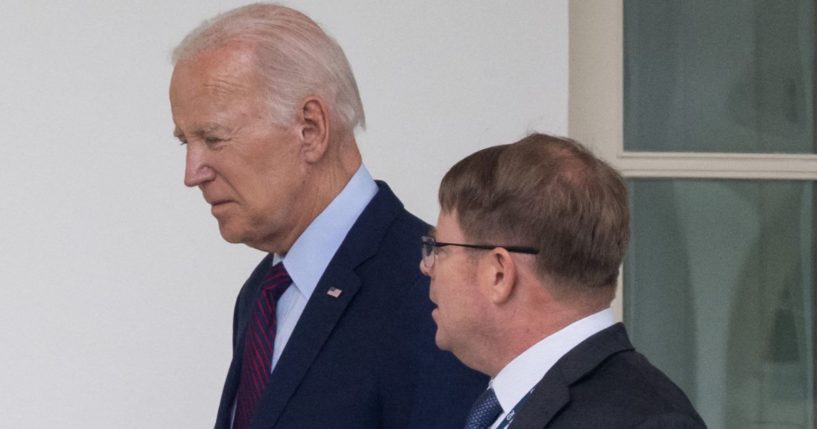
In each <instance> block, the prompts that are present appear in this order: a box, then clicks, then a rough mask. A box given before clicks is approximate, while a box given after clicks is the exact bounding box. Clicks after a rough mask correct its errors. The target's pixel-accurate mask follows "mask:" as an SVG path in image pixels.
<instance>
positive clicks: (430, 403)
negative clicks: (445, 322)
mask: <svg viewBox="0 0 817 429" xmlns="http://www.w3.org/2000/svg"><path fill="white" fill-rule="evenodd" d="M378 187H379V190H378V193H377V194H376V195H375V197H374V198H373V199H372V201H371V202H370V203H369V205H368V206H367V207H366V209H365V210H364V211H363V213H362V214H361V215H360V217H359V218H358V220H357V222H356V223H355V224H354V226H353V227H352V229H351V230H350V231H349V234H348V235H347V236H346V238H345V240H344V241H343V243H342V244H341V246H340V248H339V249H338V251H337V253H336V254H335V256H334V258H333V259H332V261H331V262H330V264H329V266H328V267H327V269H326V271H325V272H324V274H323V277H321V279H320V281H319V282H318V285H317V287H316V288H315V291H314V293H313V294H312V296H311V297H310V298H309V301H308V303H307V305H306V308H305V309H304V312H303V314H302V315H301V318H300V319H299V320H298V323H297V325H296V327H295V331H294V332H293V333H292V336H291V337H290V339H289V342H288V343H287V345H286V347H285V348H284V351H283V353H282V355H281V357H280V360H279V361H278V363H277V365H276V366H275V369H274V370H273V372H272V376H271V379H270V382H269V385H268V387H267V390H266V392H265V393H264V396H263V397H262V398H261V402H260V405H259V410H258V412H257V413H256V416H255V418H254V420H253V423H252V427H253V428H254V429H261V428H264V429H267V428H298V429H311V428H315V429H329V428H338V429H341V428H343V429H350V428H372V429H376V428H395V429H402V428H418V429H419V428H422V429H433V428H461V427H462V426H463V423H464V420H465V416H466V414H467V413H468V409H469V408H470V406H471V404H472V402H473V401H474V399H475V398H476V397H477V396H478V395H479V393H480V392H481V391H482V390H483V389H484V388H485V385H486V383H487V379H486V378H485V377H484V376H482V375H480V374H478V373H476V372H474V371H472V370H470V369H468V368H466V367H464V366H463V365H462V364H460V363H459V362H458V361H457V360H456V358H454V356H453V355H452V354H450V353H447V352H441V351H439V350H438V349H437V347H436V346H435V344H434V333H435V330H436V327H435V325H434V322H433V320H432V319H431V310H432V303H431V302H430V300H429V298H428V281H427V279H426V278H425V276H423V275H422V274H421V273H420V271H419V261H420V236H421V235H423V234H424V233H426V232H427V230H428V226H427V225H426V224H425V223H423V222H422V221H421V220H419V219H417V218H416V217H414V216H413V215H411V214H410V213H408V212H407V211H406V210H405V209H404V208H403V205H402V204H401V203H400V201H399V200H398V199H397V198H396V197H395V196H394V194H393V193H392V192H391V190H390V189H389V187H388V186H387V185H386V184H384V183H382V182H378ZM269 258H270V257H269V256H268V257H267V258H265V259H264V260H263V261H261V263H260V264H259V265H258V267H257V268H256V269H255V271H254V272H253V273H252V275H251V276H250V278H249V279H248V280H247V282H246V283H245V284H244V286H243V288H242V289H241V292H240V293H239V295H238V300H237V302H236V307H235V316H234V320H233V360H232V363H231V365H230V369H229V372H228V374H227V381H226V383H225V385H224V391H223V393H222V397H221V404H220V406H219V411H218V416H217V420H216V425H215V427H216V429H229V428H230V424H231V414H232V408H233V403H234V401H235V395H236V392H237V390H238V379H239V374H240V372H241V368H240V367H241V354H242V350H243V338H244V332H245V329H246V324H247V321H248V320H249V317H250V313H251V309H252V308H253V302H254V301H255V299H256V297H257V296H258V293H259V287H260V285H259V283H260V280H261V277H263V275H264V273H265V272H266V271H267V269H268V267H269V264H270V259H269ZM332 287H334V288H337V289H340V290H341V291H342V292H341V294H340V296H339V297H337V298H334V297H332V296H330V295H327V291H328V290H329V288H332Z"/></svg>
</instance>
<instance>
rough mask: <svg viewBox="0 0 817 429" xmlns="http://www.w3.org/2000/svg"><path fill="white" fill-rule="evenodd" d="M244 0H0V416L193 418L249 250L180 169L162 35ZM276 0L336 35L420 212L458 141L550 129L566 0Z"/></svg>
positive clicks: (22, 422)
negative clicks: (229, 235)
mask: <svg viewBox="0 0 817 429" xmlns="http://www.w3.org/2000/svg"><path fill="white" fill-rule="evenodd" d="M242 3H243V2H239V1H227V0H222V1H216V0H197V1H192V0H191V1H187V0H170V1H146V0H143V1H135V0H133V1H126V0H119V1H103V0H73V1H65V2H54V1H44V0H3V5H2V8H1V9H0V10H1V12H0V138H2V141H0V199H2V203H0V428H44V427H61V428H148V427H149V428H201V427H209V426H211V425H212V422H213V419H214V415H215V411H216V407H217V401H218V398H219V395H220V390H221V385H222V381H223V378H224V375H225V373H226V369H227V365H228V363H229V358H230V335H231V330H230V329H231V328H230V323H231V318H232V305H233V300H234V297H235V294H236V293H237V291H238V289H239V287H240V286H241V284H242V282H243V280H244V278H245V276H246V275H247V274H248V273H249V271H250V270H251V268H252V267H253V266H254V265H255V264H256V262H257V261H258V260H259V259H260V257H261V256H262V255H261V254H260V253H259V252H257V251H255V250H252V249H249V248H246V247H244V246H235V245H228V244H226V243H224V242H223V241H222V240H221V238H220V236H219V234H218V230H217V227H216V223H215V221H214V220H213V219H212V218H211V216H210V214H209V210H208V208H207V206H206V205H205V203H204V202H203V201H202V199H201V196H200V193H199V192H198V191H197V190H190V189H186V188H185V187H184V186H183V184H182V173H183V161H184V153H183V148H182V147H180V146H178V145H177V144H176V143H175V141H174V139H173V138H172V136H171V131H172V122H171V117H170V112H169V107H168V102H167V84H168V79H169V76H170V73H171V66H170V65H169V60H168V56H169V52H170V50H171V49H172V47H173V46H174V45H175V44H176V43H177V42H178V41H179V40H180V39H181V37H182V36H183V35H184V34H185V33H186V32H187V31H189V30H190V29H192V28H193V27H194V26H195V25H197V24H198V23H199V22H200V21H201V20H203V19H205V18H207V17H210V16H212V15H214V14H215V13H217V12H220V11H223V10H226V9H229V8H232V7H234V6H237V5H239V4H242ZM290 4H291V5H292V6H295V7H297V8H300V9H302V10H304V11H305V12H307V13H308V14H310V15H311V16H312V17H313V18H315V19H316V20H317V21H318V22H320V23H322V24H324V26H325V27H326V28H327V29H328V31H329V32H330V34H332V35H334V36H335V37H336V38H337V39H338V40H339V42H340V44H341V45H342V46H343V47H344V48H345V49H346V53H347V55H348V56H349V60H350V62H351V63H352V67H353V69H354V70H355V72H356V75H357V78H358V83H359V86H360V89H361V92H362V96H363V101H364V105H365V108H366V113H367V116H368V122H369V129H368V130H367V131H366V132H364V133H361V134H360V135H359V141H360V144H361V146H362V149H363V153H364V159H365V161H366V162H367V164H368V165H369V167H370V169H371V170H372V172H373V174H374V175H375V176H376V177H378V178H383V179H385V180H387V181H388V182H389V183H390V184H391V185H392V187H393V188H394V189H395V192H397V194H398V195H399V196H401V197H402V198H403V200H404V202H405V203H406V205H407V206H408V207H409V208H410V209H411V210H412V211H414V212H415V213H417V214H418V215H420V216H421V217H423V218H425V219H426V220H428V221H432V222H433V220H434V218H435V217H436V212H437V207H436V186H437V184H438V182H439V180H440V178H441V177H442V175H443V173H444V172H445V170H446V169H447V168H448V167H449V166H450V165H451V164H453V163H454V162H455V161H456V160H458V159H460V158H462V157H463V156H465V155H466V154H468V153H471V152H473V151H474V150H475V149H477V148H481V147H484V146H488V145H493V144H498V143H505V142H510V141H513V140H516V139H518V138H520V137H522V136H523V135H524V134H525V132H526V131H528V130H534V129H536V130H541V131H549V132H554V133H557V134H565V133H566V132H567V83H568V82H567V42H568V40H567V39H568V36H567V34H568V29H567V0H516V1H514V2H504V1H499V0H495V1H494V0H485V1H466V0H459V1H453V0H452V1H448V0H413V1H398V0H394V1H377V0H367V1H351V0H349V1H332V0H304V1H292V2H290Z"/></svg>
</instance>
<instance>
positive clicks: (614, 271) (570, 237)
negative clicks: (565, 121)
mask: <svg viewBox="0 0 817 429" xmlns="http://www.w3.org/2000/svg"><path fill="white" fill-rule="evenodd" d="M439 201H440V206H441V212H440V216H439V219H438V221H437V227H436V229H435V230H434V231H432V233H431V234H430V235H429V236H427V237H423V239H422V248H423V258H422V261H421V263H420V268H421V270H422V271H423V272H424V273H425V274H426V275H428V276H429V277H430V278H431V300H432V301H433V302H434V303H435V304H436V306H437V308H436V309H434V310H433V312H432V317H433V319H434V321H435V322H436V323H437V332H436V338H435V339H436V343H437V346H438V347H440V348H441V349H444V350H448V351H451V352H453V353H454V354H455V355H456V356H457V358H459V359H460V360H461V361H462V362H463V363H464V364H465V365H467V366H469V367H471V368H473V369H476V370H478V371H480V372H482V373H484V374H487V375H489V376H490V377H492V378H491V381H490V383H489V386H488V389H486V390H485V391H484V392H483V394H482V395H481V396H480V397H479V398H478V399H477V401H476V402H475V403H474V405H473V407H472V409H471V413H470V414H469V416H468V421H467V423H466V428H467V429H477V428H479V429H482V428H506V427H511V428H579V427H581V428H625V427H626V428H630V427H639V428H668V427H672V428H702V427H705V425H704V423H703V421H702V420H701V418H700V416H698V414H697V413H696V412H695V410H694V409H693V407H692V405H691V404H690V402H689V400H688V399H687V398H686V396H685V395H684V393H683V392H682V391H681V390H680V389H679V388H678V387H677V386H676V385H675V384H673V383H672V382H671V381H670V380H669V379H668V378H667V377H666V376H665V375H664V374H662V373H661V372H660V371H659V370H658V369H656V368H655V367H654V366H652V365H651V364H650V363H649V362H648V361H647V359H645V358H644V356H642V355H641V354H639V353H637V352H635V351H634V349H633V346H632V345H631V344H630V341H629V340H628V338H627V334H626V332H625V329H624V326H623V325H622V324H621V323H616V322H615V319H614V315H613V312H612V310H611V309H610V303H611V301H612V300H613V297H614V294H615V287H616V279H617V277H618V269H619V265H620V264H621V260H622V257H623V255H624V251H625V248H626V246H627V241H628V238H629V227H628V222H629V215H628V208H627V192H626V188H625V186H624V183H623V181H622V179H621V177H620V176H619V174H618V173H617V172H616V171H615V170H613V169H612V168H611V167H610V166H608V165H607V164H605V163H604V162H602V161H601V160H599V159H597V158H595V157H594V156H593V155H592V154H591V153H590V152H588V151H587V150H586V149H584V148H583V147H582V146H581V145H579V144H578V143H576V142H573V141H571V140H567V139H561V138H556V137H551V136H547V135H541V134H534V135H531V136H528V137H526V138H524V139H522V140H521V141H519V142H516V143H513V144H510V145H502V146H494V147H491V148H487V149H483V150H481V151H479V152H476V153H474V154H472V155H470V156H468V157H467V158H465V159H463V160H462V161H460V162H459V163H457V164H456V165H455V166H454V167H453V168H451V170H449V171H448V173H447V174H446V175H445V177H444V178H443V181H442V184H441V185H440V192H439Z"/></svg>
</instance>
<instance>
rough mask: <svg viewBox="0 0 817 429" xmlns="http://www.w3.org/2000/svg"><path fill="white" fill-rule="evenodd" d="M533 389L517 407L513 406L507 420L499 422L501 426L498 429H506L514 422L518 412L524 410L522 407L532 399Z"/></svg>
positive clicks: (506, 416) (506, 417)
mask: <svg viewBox="0 0 817 429" xmlns="http://www.w3.org/2000/svg"><path fill="white" fill-rule="evenodd" d="M535 388H536V387H534V388H533V389H535ZM533 389H531V390H529V391H528V393H527V394H526V395H525V396H524V397H523V398H522V399H521V400H520V401H519V402H517V403H516V405H514V406H513V408H511V411H508V414H505V418H504V419H502V421H501V422H499V425H498V426H497V427H496V429H505V428H507V427H508V426H509V425H510V424H511V423H512V422H513V419H514V417H516V412H517V411H518V410H519V409H522V406H523V405H525V402H527V400H528V398H530V395H531V393H533Z"/></svg>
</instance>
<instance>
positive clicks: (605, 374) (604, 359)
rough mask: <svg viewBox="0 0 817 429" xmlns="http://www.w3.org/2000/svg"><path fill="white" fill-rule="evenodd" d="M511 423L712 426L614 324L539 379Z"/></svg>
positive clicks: (520, 427) (527, 428)
mask: <svg viewBox="0 0 817 429" xmlns="http://www.w3.org/2000/svg"><path fill="white" fill-rule="evenodd" d="M510 428H511V429H534V428H536V429H541V428H549V429H551V428H552V429H557V428H610V429H615V428H644V429H646V428H655V429H658V428H670V429H671V428H678V429H681V428H684V429H687V428H689V429H699V428H706V425H705V424H704V422H703V420H701V417H700V416H699V415H698V413H697V412H695V409H694V408H693V407H692V404H690V402H689V400H688V399H687V397H686V395H684V392H682V391H681V389H679V388H678V386H676V385H675V384H674V383H673V382H672V381H670V379H669V378H667V377H666V376H665V375H664V374H663V373H662V372H661V371H659V370H658V369H657V368H655V367H654V366H653V365H652V364H650V362H649V361H647V359H646V358H645V357H644V356H643V355H641V354H640V353H637V352H636V351H635V350H634V349H633V346H632V344H631V343H630V340H629V338H628V337H627V332H626V331H625V330H624V325H622V324H620V323H618V324H616V325H613V326H611V327H609V328H607V329H605V330H603V331H601V332H599V333H597V334H595V335H593V336H591V337H590V338H588V339H587V340H585V341H583V342H582V343H580V344H579V345H578V346H576V347H575V348H573V350H571V351H569V352H568V353H567V354H566V355H564V356H563V357H562V358H561V359H560V360H559V361H558V362H556V365H554V366H553V368H551V369H550V371H548V372H547V374H545V376H544V377H542V380H541V381H539V383H537V385H536V387H535V388H534V390H533V393H532V394H531V396H530V398H529V399H528V400H527V401H526V402H525V403H524V405H522V407H521V410H520V411H519V412H518V414H517V415H516V418H515V419H514V420H513V423H511V425H510Z"/></svg>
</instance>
